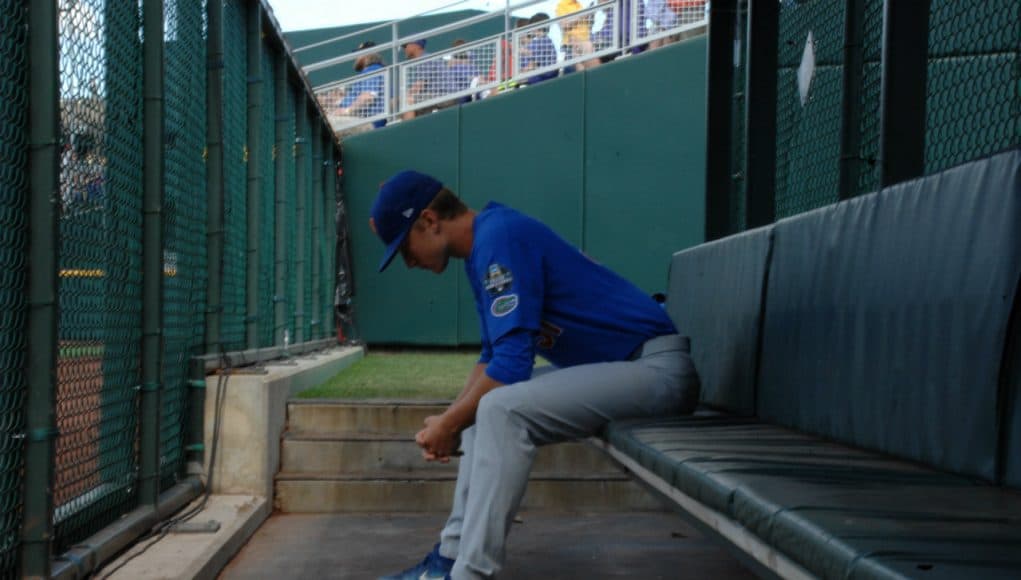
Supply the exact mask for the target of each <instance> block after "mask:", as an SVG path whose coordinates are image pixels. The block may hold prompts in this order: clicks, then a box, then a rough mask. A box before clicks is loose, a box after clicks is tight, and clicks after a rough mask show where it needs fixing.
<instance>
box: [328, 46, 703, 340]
mask: <svg viewBox="0 0 1021 580" xmlns="http://www.w3.org/2000/svg"><path fill="white" fill-rule="evenodd" d="M705 62H706V43H705V39H704V38H696V39H693V40H690V41H687V42H684V43H679V44H676V45H672V46H669V47H666V48H663V49H660V50H658V51H655V52H651V53H647V54H643V55H638V56H631V57H628V58H626V59H624V60H621V61H619V62H614V63H611V64H608V65H606V66H603V67H600V68H597V69H595V70H593V71H591V72H588V73H583V74H572V75H568V76H566V77H563V78H560V79H556V80H552V81H547V82H545V83H542V84H540V85H537V86H534V87H529V88H527V89H524V90H520V91H515V92H512V93H507V94H502V95H498V96H495V97H493V98H490V99H486V100H483V101H480V102H476V103H471V104H469V105H465V106H462V107H460V108H457V109H448V110H445V111H442V112H440V113H436V114H433V115H430V116H428V117H425V118H422V119H417V120H415V121H414V122H411V123H399V124H395V125H391V126H388V127H386V128H384V129H381V130H377V131H373V132H370V133H365V134H362V135H358V136H355V137H352V138H349V139H347V140H346V141H345V143H344V172H345V176H344V187H343V190H344V195H345V197H346V199H347V203H348V207H349V208H350V215H351V216H352V217H351V220H350V221H351V247H352V254H353V256H354V264H353V269H354V283H355V298H354V301H355V309H356V310H355V316H356V322H357V325H358V332H359V335H360V338H362V339H364V340H366V341H367V342H370V343H404V344H431V345H455V344H477V343H478V340H479V331H478V318H477V315H476V313H475V308H474V303H473V300H472V296H471V289H470V288H469V286H468V283H467V281H466V280H465V279H464V273H463V272H464V268H463V263H462V262H460V261H452V262H451V263H450V266H449V267H448V269H447V271H446V272H444V273H443V275H442V276H439V277H437V276H435V275H434V274H431V273H429V272H423V271H419V272H408V271H407V269H406V268H404V266H403V264H401V263H399V258H398V263H395V264H394V265H393V266H391V268H390V269H388V270H387V272H386V273H385V274H382V275H381V274H378V273H377V272H376V268H377V266H378V263H379V258H380V255H381V254H382V244H381V243H380V242H379V241H378V240H377V239H376V238H375V236H374V235H373V234H372V232H371V231H370V230H369V227H368V215H369V210H370V208H371V205H372V200H373V199H374V198H375V195H376V192H377V191H378V190H379V184H380V183H381V182H382V181H384V180H385V179H386V178H387V177H389V176H390V175H391V174H393V173H395V172H397V171H399V170H401V169H406V168H411V169H417V170H420V171H424V172H427V173H431V174H433V175H434V176H436V177H437V178H438V179H440V180H441V181H443V182H444V183H445V184H446V185H447V186H448V187H450V188H451V189H453V190H454V191H455V192H457V194H458V195H460V196H461V197H462V198H463V199H464V200H465V201H466V202H467V203H468V205H469V206H471V207H473V208H476V209H478V208H481V207H482V206H484V205H485V203H486V202H487V201H490V200H494V201H499V202H501V203H504V204H506V205H509V206H511V207H514V208H515V209H519V210H521V211H523V212H525V213H527V214H529V215H532V216H535V217H537V218H539V219H541V220H543V221H544V222H545V223H547V224H548V225H549V226H550V227H552V228H553V229H554V230H555V231H556V232H557V233H559V234H560V235H561V236H563V237H564V238H565V239H567V240H568V241H569V242H571V243H573V244H577V245H578V246H579V247H581V248H582V249H583V250H585V251H586V252H587V253H588V254H589V255H590V256H592V257H593V258H594V259H595V260H597V261H599V262H602V263H604V264H606V265H607V266H609V267H610V268H613V269H614V270H616V271H617V272H619V273H620V274H622V275H624V276H625V277H627V278H628V279H630V280H631V281H633V282H635V283H636V284H638V286H639V287H641V288H642V289H643V290H645V291H647V292H650V293H652V292H660V291H664V290H665V288H666V274H667V266H668V264H669V262H670V256H671V255H672V254H673V253H674V252H676V251H678V250H681V249H684V248H687V247H690V246H694V245H697V244H699V243H701V242H702V241H703V240H704V239H705V234H704V218H705V208H704V206H705V199H704V189H705V187H704V179H705V169H704V168H705V82H706V78H705Z"/></svg>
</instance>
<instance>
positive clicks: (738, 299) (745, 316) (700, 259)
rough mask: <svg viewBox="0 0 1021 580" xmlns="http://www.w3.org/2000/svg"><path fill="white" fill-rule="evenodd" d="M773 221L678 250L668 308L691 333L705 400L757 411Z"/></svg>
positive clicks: (680, 326)
mask: <svg viewBox="0 0 1021 580" xmlns="http://www.w3.org/2000/svg"><path fill="white" fill-rule="evenodd" d="M771 232H772V227H771V226H770V227H764V228H759V229H755V230H750V231H747V232H744V233H741V234H738V235H735V236H730V237H728V238H726V239H725V240H718V241H715V242H709V243H706V244H701V245H699V246H696V247H694V248H689V249H687V250H683V251H680V252H677V253H676V254H674V256H673V259H672V260H671V262H670V276H669V284H668V287H667V293H668V296H669V298H668V300H667V312H669V314H670V318H672V319H673V321H674V324H676V325H677V328H678V330H679V332H680V333H681V334H683V335H685V336H689V337H691V357H692V359H693V360H694V362H695V368H696V369H698V374H699V377H700V378H701V380H702V392H701V397H700V399H701V401H702V402H703V403H705V404H707V405H710V406H712V407H714V408H717V409H723V410H726V411H730V412H732V413H737V414H741V415H754V414H755V369H756V356H757V355H758V344H759V342H758V341H759V326H760V323H761V318H762V290H763V285H764V280H765V272H766V264H767V262H768V261H769V248H770V243H771Z"/></svg>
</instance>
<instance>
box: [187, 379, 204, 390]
mask: <svg viewBox="0 0 1021 580" xmlns="http://www.w3.org/2000/svg"><path fill="white" fill-rule="evenodd" d="M188 386H189V387H191V388H193V389H204V388H206V381H204V380H202V381H200V380H191V381H188Z"/></svg>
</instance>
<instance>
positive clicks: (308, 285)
mask: <svg viewBox="0 0 1021 580" xmlns="http://www.w3.org/2000/svg"><path fill="white" fill-rule="evenodd" d="M305 110H306V113H305V121H304V122H303V123H302V131H301V134H300V135H299V138H300V139H301V147H302V148H304V150H305V157H304V158H303V163H302V167H301V168H299V170H300V171H303V172H304V173H305V187H304V190H303V191H299V192H298V195H301V196H302V198H303V202H304V206H305V211H304V212H303V213H302V225H301V227H302V232H303V234H302V235H301V236H300V238H299V240H298V242H299V243H300V244H301V246H302V252H301V257H300V258H299V259H300V260H301V261H302V267H301V268H300V270H301V272H302V282H303V283H302V290H303V291H302V293H301V296H299V300H300V302H299V304H298V307H297V312H298V313H300V315H301V340H302V342H304V341H307V340H310V339H311V338H312V259H313V256H312V213H313V211H312V210H313V205H312V189H313V188H312V164H313V159H312V123H313V122H314V121H313V120H312V117H311V112H310V111H309V108H308V107H307V106H306V108H305Z"/></svg>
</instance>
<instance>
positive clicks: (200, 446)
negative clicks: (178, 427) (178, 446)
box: [184, 443, 206, 451]
mask: <svg viewBox="0 0 1021 580" xmlns="http://www.w3.org/2000/svg"><path fill="white" fill-rule="evenodd" d="M184 450H185V451H205V450H206V446H205V444H204V443H192V444H191V445H185V446H184Z"/></svg>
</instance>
